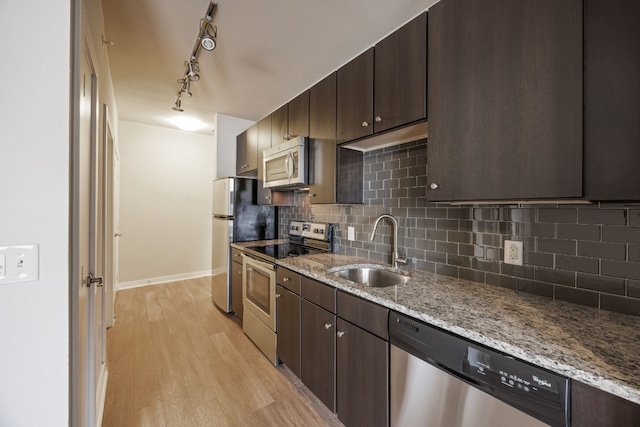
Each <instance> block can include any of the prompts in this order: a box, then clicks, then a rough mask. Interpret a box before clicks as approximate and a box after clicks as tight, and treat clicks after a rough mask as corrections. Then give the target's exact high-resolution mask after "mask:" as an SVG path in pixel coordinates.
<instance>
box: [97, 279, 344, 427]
mask: <svg viewBox="0 0 640 427" xmlns="http://www.w3.org/2000/svg"><path fill="white" fill-rule="evenodd" d="M115 316H116V319H115V324H114V326H113V327H111V328H110V329H109V330H108V332H107V351H108V358H107V360H108V367H109V381H108V385H107V396H106V403H105V410H104V418H103V424H102V425H103V426H105V427H111V426H117V427H129V426H153V427H161V426H171V427H173V426H189V427H191V426H261V427H262V426H342V424H341V423H340V422H339V421H338V420H337V418H336V417H335V416H334V415H333V414H332V413H331V412H330V411H329V410H328V409H327V408H326V407H325V406H324V405H322V403H320V401H319V400H317V399H316V398H315V396H313V395H312V394H311V393H310V392H309V390H308V389H307V388H306V387H305V386H304V385H302V383H301V382H300V381H299V380H298V379H297V378H296V377H295V376H294V375H293V374H292V373H291V371H290V370H288V369H287V368H286V367H283V366H280V367H278V368H276V367H274V366H272V365H271V364H270V362H269V361H268V360H267V358H266V357H264V356H263V355H262V353H260V351H259V350H258V349H257V348H256V347H255V346H254V345H253V343H252V342H251V341H250V340H249V339H248V338H247V337H246V336H245V335H244V334H243V332H242V327H241V325H240V324H239V322H238V321H237V320H235V319H234V318H233V317H229V316H227V315H224V314H223V313H221V312H220V311H219V310H217V309H216V308H215V307H214V306H213V303H212V302H211V299H210V296H209V278H201V279H192V280H184V281H178V282H173V283H167V284H163V285H155V286H147V287H141V288H135V289H129V290H123V291H120V292H118V294H117V298H116V307H115Z"/></svg>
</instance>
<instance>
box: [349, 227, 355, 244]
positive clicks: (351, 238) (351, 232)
mask: <svg viewBox="0 0 640 427" xmlns="http://www.w3.org/2000/svg"><path fill="white" fill-rule="evenodd" d="M347 240H349V241H350V242H353V241H354V240H356V230H355V229H354V228H353V227H347Z"/></svg>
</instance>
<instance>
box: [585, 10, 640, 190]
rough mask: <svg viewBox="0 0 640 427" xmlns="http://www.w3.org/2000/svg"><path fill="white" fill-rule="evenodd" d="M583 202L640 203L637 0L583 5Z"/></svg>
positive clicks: (638, 31) (639, 32)
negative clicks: (639, 177)
mask: <svg viewBox="0 0 640 427" xmlns="http://www.w3.org/2000/svg"><path fill="white" fill-rule="evenodd" d="M584 14H585V18H584V23H585V28H584V38H585V39H584V40H585V42H584V43H585V46H584V49H585V57H584V73H585V74H584V78H585V82H584V85H585V92H584V96H585V100H584V108H585V112H584V114H585V124H584V126H585V135H584V138H585V159H584V161H585V180H584V183H585V198H587V199H589V200H640V179H638V165H639V164H640V143H639V141H640V115H639V114H638V111H640V78H639V76H640V55H638V47H639V46H640V25H639V24H638V23H639V22H640V2H638V1H637V0H615V1H611V0H586V1H585V3H584Z"/></svg>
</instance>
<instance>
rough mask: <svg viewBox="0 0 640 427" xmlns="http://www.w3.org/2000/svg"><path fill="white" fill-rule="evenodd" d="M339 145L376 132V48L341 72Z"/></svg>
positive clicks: (339, 76) (346, 65)
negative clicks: (374, 119) (374, 91)
mask: <svg viewBox="0 0 640 427" xmlns="http://www.w3.org/2000/svg"><path fill="white" fill-rule="evenodd" d="M337 73H338V80H337V85H338V91H337V113H338V117H337V141H338V144H341V143H343V142H347V141H351V140H354V139H357V138H361V137H364V136H368V135H371V134H372V133H373V123H372V120H373V48H371V49H369V50H367V51H366V52H364V53H363V54H361V55H360V56H358V57H356V58H355V59H353V60H351V61H350V62H349V63H347V64H345V65H344V66H343V67H342V68H340V69H338V71H337Z"/></svg>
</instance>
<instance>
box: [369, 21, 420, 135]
mask: <svg viewBox="0 0 640 427" xmlns="http://www.w3.org/2000/svg"><path fill="white" fill-rule="evenodd" d="M374 82H375V87H374V91H373V93H374V100H373V110H374V116H373V131H374V132H376V133H377V132H383V131H386V130H389V129H393V128H395V127H398V126H402V125H405V124H408V123H411V122H415V121H417V120H421V119H425V118H426V117H427V97H426V93H427V14H426V13H423V14H422V15H419V16H418V17H417V18H415V19H413V20H412V21H411V22H409V23H408V24H406V25H405V26H403V27H402V28H400V29H399V30H397V31H395V32H394V33H392V34H391V35H389V36H388V37H386V38H385V39H384V40H382V41H381V42H380V43H378V44H376V46H375V72H374Z"/></svg>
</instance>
